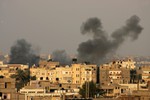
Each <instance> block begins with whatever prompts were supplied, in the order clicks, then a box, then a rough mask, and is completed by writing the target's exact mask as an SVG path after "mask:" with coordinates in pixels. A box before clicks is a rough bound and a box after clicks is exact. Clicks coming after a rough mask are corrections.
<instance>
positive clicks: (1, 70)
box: [0, 62, 28, 78]
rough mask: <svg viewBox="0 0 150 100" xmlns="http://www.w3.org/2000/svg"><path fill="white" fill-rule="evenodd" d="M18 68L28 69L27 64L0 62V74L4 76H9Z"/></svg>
mask: <svg viewBox="0 0 150 100" xmlns="http://www.w3.org/2000/svg"><path fill="white" fill-rule="evenodd" d="M18 69H21V70H25V69H28V65H23V64H3V62H0V76H4V77H5V78H10V76H11V75H12V74H15V73H16V71H17V70H18Z"/></svg>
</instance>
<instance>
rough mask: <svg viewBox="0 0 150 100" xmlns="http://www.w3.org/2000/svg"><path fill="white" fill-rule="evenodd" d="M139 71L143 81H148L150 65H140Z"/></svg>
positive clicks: (149, 78)
mask: <svg viewBox="0 0 150 100" xmlns="http://www.w3.org/2000/svg"><path fill="white" fill-rule="evenodd" d="M139 71H140V74H141V78H142V81H143V82H146V83H147V82H148V81H150V66H141V67H140V69H139Z"/></svg>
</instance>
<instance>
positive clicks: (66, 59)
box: [52, 50, 71, 65]
mask: <svg viewBox="0 0 150 100" xmlns="http://www.w3.org/2000/svg"><path fill="white" fill-rule="evenodd" d="M52 59H53V61H59V62H60V64H61V65H66V64H71V58H70V56H69V55H67V53H66V51H65V50H55V51H54V52H53V53H52Z"/></svg>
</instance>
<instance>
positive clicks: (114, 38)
mask: <svg viewBox="0 0 150 100" xmlns="http://www.w3.org/2000/svg"><path fill="white" fill-rule="evenodd" d="M139 21H140V18H139V17H138V16H136V15H134V16H132V17H130V18H129V19H128V20H127V21H126V25H125V26H123V27H121V28H119V29H117V30H116V31H114V32H113V33H112V34H111V36H110V37H109V36H108V34H107V33H106V32H105V31H104V30H103V27H102V23H101V21H100V20H99V19H98V18H90V19H88V20H87V21H86V22H85V23H83V25H82V26H81V33H82V34H83V35H85V34H92V36H93V38H92V39H89V40H88V41H86V42H82V43H81V44H79V47H78V49H77V51H78V59H79V60H80V61H88V62H92V63H96V64H100V63H101V61H102V60H103V59H104V58H105V57H106V56H107V55H108V54H110V53H112V52H115V51H116V50H117V49H118V47H119V46H120V45H121V44H122V43H123V42H124V41H125V40H126V39H127V38H128V37H130V38H131V40H136V39H138V36H139V34H140V33H141V31H142V30H143V28H142V27H141V26H140V25H139Z"/></svg>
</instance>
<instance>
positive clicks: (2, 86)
mask: <svg viewBox="0 0 150 100" xmlns="http://www.w3.org/2000/svg"><path fill="white" fill-rule="evenodd" d="M16 93H17V91H16V88H15V79H11V78H0V100H1V99H2V100H16Z"/></svg>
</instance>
